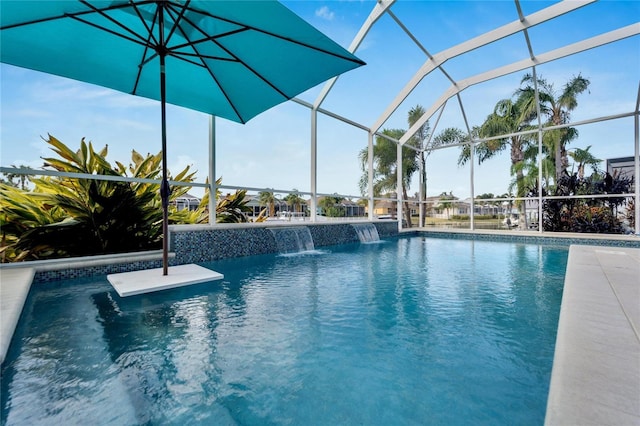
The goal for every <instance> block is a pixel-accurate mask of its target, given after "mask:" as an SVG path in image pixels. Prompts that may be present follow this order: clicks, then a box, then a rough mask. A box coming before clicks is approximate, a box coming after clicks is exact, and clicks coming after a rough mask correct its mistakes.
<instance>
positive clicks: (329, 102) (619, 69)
mask: <svg viewBox="0 0 640 426" xmlns="http://www.w3.org/2000/svg"><path fill="white" fill-rule="evenodd" d="M282 3H284V4H285V5H286V6H287V7H289V8H290V9H291V10H292V11H294V12H295V13H296V14H298V15H299V16H301V17H302V18H303V19H305V20H306V21H307V22H309V23H310V24H312V25H313V26H315V27H316V28H318V29H319V30H320V31H322V32H323V33H325V34H326V35H328V36H329V37H330V38H332V39H333V40H335V41H336V42H338V43H339V44H341V45H342V46H344V47H348V46H349V45H350V44H351V41H352V40H353V38H354V36H355V35H356V34H357V32H358V30H359V29H360V27H361V26H362V24H363V23H364V22H365V20H366V18H367V17H368V15H369V13H370V12H371V10H372V9H373V7H374V6H375V2H373V1H283V2H282ZM554 3H555V2H547V1H526V0H525V1H521V2H520V4H521V7H522V10H523V13H524V14H525V15H527V14H530V13H533V12H535V11H538V10H541V9H543V8H545V7H548V6H550V5H552V4H554ZM391 11H392V12H393V15H394V16H395V17H396V18H397V19H399V20H400V21H401V22H402V24H403V25H404V26H405V27H406V28H407V29H408V30H409V31H410V32H411V33H412V34H413V35H414V36H415V38H416V39H418V40H419V41H420V43H421V45H422V47H423V48H424V49H425V50H426V51H427V52H428V53H429V54H431V55H436V54H437V53H439V52H441V51H443V50H445V49H447V48H450V47H452V46H455V45H457V44H459V43H461V42H463V41H465V40H467V39H469V38H472V37H475V36H478V35H480V34H482V33H484V32H486V31H490V30H493V29H495V28H498V27H500V26H503V25H505V24H507V23H510V22H513V21H515V20H517V19H518V15H517V9H516V6H515V3H514V2H512V1H424V0H413V1H410V0H398V1H397V2H396V3H395V4H394V5H393V6H392V8H391ZM639 18H640V2H638V1H606V0H605V1H600V2H597V3H595V4H590V5H587V6H585V7H583V8H581V9H579V10H578V11H575V12H573V13H570V14H567V15H564V16H562V17H560V18H558V19H556V20H554V21H551V22H548V23H545V24H542V25H539V26H536V27H533V28H531V29H530V30H529V37H530V39H531V42H532V45H533V50H534V54H538V55H539V54H542V53H545V52H548V51H551V50H553V49H556V48H559V47H561V46H564V45H566V44H569V43H574V42H577V41H580V40H582V39H584V38H588V37H593V36H596V35H599V34H602V33H605V32H608V31H611V30H614V29H617V28H620V27H623V26H627V25H636V26H639V25H640V23H639ZM355 54H356V56H358V57H359V58H361V59H363V60H364V61H365V62H366V63H367V65H366V66H364V67H361V68H358V69H356V70H353V71H350V72H348V73H346V74H344V75H342V76H340V78H339V79H338V80H337V82H336V84H335V86H334V87H333V89H332V91H331V92H330V94H329V96H328V97H327V98H326V100H325V101H324V103H323V104H322V108H324V109H326V110H329V111H332V112H334V113H336V114H339V115H341V116H344V117H346V118H347V119H349V120H351V121H354V122H357V123H360V124H362V125H364V126H367V127H370V126H372V125H373V124H374V123H376V122H377V121H378V120H379V118H380V117H382V116H383V113H384V111H385V110H386V109H387V108H388V106H389V105H391V104H392V102H393V100H394V99H395V97H396V95H397V94H398V92H399V91H400V90H402V88H403V87H404V86H405V85H406V84H407V82H408V81H409V80H410V79H411V78H412V76H413V75H414V74H415V73H416V72H417V71H418V70H419V69H420V67H421V66H422V65H423V64H424V62H425V61H426V59H427V56H426V53H425V52H424V51H423V50H421V48H419V47H418V46H417V45H416V44H415V43H414V42H413V41H412V40H411V38H409V37H408V36H407V34H406V33H405V32H404V31H403V29H402V28H401V27H400V26H399V25H398V23H397V22H396V21H395V20H394V19H393V17H392V16H389V15H385V16H383V17H382V18H380V20H379V21H378V22H377V23H376V25H375V26H374V28H373V29H372V30H371V31H370V32H369V33H368V35H367V37H366V38H365V40H364V41H363V43H362V44H361V45H360V47H359V48H358V50H357V51H356V52H355ZM528 56H529V53H528V51H527V48H526V44H525V38H524V36H523V35H522V34H521V33H519V34H515V35H514V36H510V37H507V38H505V39H502V40H499V41H497V42H495V43H492V44H491V45H489V46H486V47H483V48H482V49H480V50H479V51H477V52H471V53H469V54H466V55H462V56H461V57H458V58H453V59H450V60H448V61H447V62H446V63H445V64H444V68H445V70H446V71H447V74H448V75H449V76H451V77H452V78H453V79H454V80H457V81H458V80H461V79H464V78H468V77H472V76H474V75H477V74H480V73H483V72H486V71H489V70H491V69H493V68H495V67H498V66H502V65H507V64H511V63H514V62H517V61H520V60H523V59H527V58H528ZM527 71H529V72H530V70H527ZM525 72H526V71H523V72H518V73H514V74H509V75H507V76H504V77H500V78H496V79H494V80H490V81H488V82H485V83H483V84H478V85H475V86H471V87H469V88H468V89H466V90H464V91H463V92H461V94H460V100H461V103H462V105H463V109H461V107H460V102H459V101H458V99H456V98H452V99H450V100H449V101H448V102H447V104H446V106H445V108H444V111H443V113H442V115H441V117H440V119H439V120H437V115H434V116H433V117H431V118H430V121H429V123H430V125H431V126H432V130H433V133H434V134H436V135H437V134H438V133H439V132H440V131H441V130H442V129H444V128H446V127H457V128H460V129H464V128H465V117H466V120H467V122H468V123H469V125H470V126H475V125H480V124H482V122H483V120H484V119H485V118H486V116H487V115H488V114H490V113H491V111H492V109H493V106H494V105H495V104H496V102H497V101H499V100H501V99H505V98H510V97H512V95H513V93H514V92H515V90H516V89H517V88H518V87H519V83H520V80H521V78H522V76H523V75H524V73H525ZM537 72H538V75H539V76H540V77H542V78H545V79H546V80H547V81H549V82H551V83H553V84H554V87H555V88H557V90H560V89H561V88H562V85H563V84H565V83H566V82H567V81H569V80H570V79H571V78H573V77H574V76H576V75H578V74H580V75H582V76H583V77H586V78H588V79H589V80H590V82H591V84H590V86H589V90H588V92H585V93H583V94H581V95H580V96H579V97H578V107H577V108H576V109H575V110H574V111H573V113H572V120H574V121H582V120H590V119H593V118H596V117H600V116H607V115H614V114H623V113H628V112H631V111H633V110H634V109H635V104H636V100H637V97H638V90H639V82H640V36H634V37H631V38H628V39H625V40H622V41H620V42H617V43H615V44H610V45H605V46H603V47H600V48H598V49H593V50H590V51H586V52H583V53H579V54H575V55H572V56H570V57H567V58H563V59H561V60H558V61H555V62H552V63H547V64H542V65H540V66H538V67H537ZM450 86H451V82H450V81H449V80H447V78H446V76H445V75H444V74H443V73H442V72H440V71H437V70H436V71H434V72H432V73H430V74H429V75H428V76H427V77H425V78H424V79H423V80H422V81H421V83H420V85H419V86H418V87H417V88H416V90H414V91H413V92H412V93H411V94H410V95H409V96H408V97H407V99H406V100H405V101H404V102H403V103H402V104H401V105H400V106H399V107H398V108H397V109H396V111H395V112H394V113H393V114H392V115H391V116H390V118H389V119H388V120H387V121H386V122H385V123H384V124H383V126H382V128H381V129H385V128H388V129H407V128H408V124H407V114H408V111H409V110H410V109H411V108H412V107H414V106H416V105H421V106H423V107H424V108H425V109H427V108H428V107H430V106H431V104H432V103H433V102H434V101H436V100H437V99H438V98H439V97H440V96H441V95H442V94H443V93H444V92H445V91H446V90H447V89H448V88H449V87H450ZM321 88H322V85H319V86H317V87H315V88H313V89H310V90H309V91H307V92H305V93H303V94H301V95H300V96H299V98H300V99H302V100H304V101H307V102H314V101H315V99H316V98H317V96H318V94H319V92H320V90H321ZM463 112H464V114H463ZM310 117H311V114H310V111H309V110H308V109H307V108H306V107H304V106H301V105H299V104H297V103H294V102H286V103H284V104H281V105H279V106H276V107H274V108H272V109H270V110H268V111H266V112H264V113H262V114H261V115H259V116H257V117H255V118H254V119H252V120H251V121H249V122H248V123H247V124H244V125H241V124H237V123H234V122H230V121H227V120H224V119H216V156H215V158H216V162H215V163H216V175H217V176H218V177H222V183H223V185H228V186H238V187H259V188H274V189H275V190H276V192H277V191H278V190H279V191H289V190H293V189H297V190H299V191H303V192H308V191H310V190H311V142H310V134H311V130H310ZM209 120H210V117H209V116H208V115H206V114H203V113H200V112H194V111H190V110H187V109H185V108H181V107H177V106H171V105H170V106H169V107H168V109H167V131H168V135H167V141H168V150H167V155H168V166H169V169H170V170H171V171H172V172H173V173H174V174H175V173H177V172H178V171H180V170H181V169H183V168H184V167H185V166H187V165H189V166H191V167H192V170H196V171H197V178H198V179H197V180H198V181H199V182H204V179H205V178H206V175H207V170H208V156H209V152H208V144H209V142H208V140H209ZM436 121H437V126H435V123H436ZM578 131H579V138H578V139H577V140H575V141H573V142H572V143H571V145H570V146H569V148H576V147H579V148H583V149H584V148H586V147H588V146H591V148H590V152H592V153H593V154H594V155H595V156H596V157H597V158H600V159H603V160H604V159H606V158H615V157H624V156H631V155H633V153H634V133H633V119H632V118H624V119H619V120H614V121H607V122H604V123H597V124H589V125H584V126H580V127H579V128H578ZM48 134H51V135H53V136H55V137H56V138H58V139H60V140H61V141H63V142H64V143H65V144H67V145H68V146H69V147H71V148H73V149H77V148H78V147H79V144H80V140H81V139H82V138H85V140H87V141H91V142H92V144H93V145H94V147H95V148H96V149H101V148H102V147H104V146H105V145H108V147H109V154H108V156H107V159H108V160H110V161H111V162H112V163H115V161H119V162H122V163H125V164H127V163H129V162H130V158H131V150H136V151H138V152H140V153H142V154H147V153H153V154H156V153H158V152H159V151H160V105H159V103H158V102H157V101H153V100H147V99H143V98H140V97H136V96H131V95H128V94H123V93H120V92H116V91H113V90H109V89H105V88H102V87H99V86H93V85H89V84H85V83H81V82H76V81H73V80H69V79H65V78H61V77H56V76H51V75H47V74H43V73H39V72H35V71H30V70H27V69H21V68H17V67H14V66H10V65H5V64H1V65H0V165H2V166H4V167H9V166H12V165H16V166H18V165H26V166H29V167H32V168H40V167H42V164H43V160H42V158H46V157H50V156H52V152H51V151H50V149H49V146H48V145H47V144H46V143H45V142H44V141H43V138H46V137H47V135H48ZM366 146H367V133H366V132H365V131H363V130H361V129H358V128H355V127H353V126H351V125H348V124H345V123H343V122H340V121H337V120H335V119H333V118H330V117H327V116H325V115H323V114H320V115H319V118H318V147H317V164H318V187H317V190H318V192H320V193H339V194H343V195H349V196H358V195H360V192H359V189H358V181H359V179H360V177H361V175H362V169H361V166H360V160H359V154H360V152H361V151H362V150H363V149H365V148H366ZM458 155H459V149H457V148H450V149H446V150H439V151H434V152H432V153H431V154H430V155H429V156H428V158H427V194H428V195H429V196H432V195H438V194H440V193H442V192H447V193H449V192H452V193H453V194H454V195H456V196H458V197H460V198H465V197H467V196H469V194H470V188H471V172H470V166H469V165H468V164H467V165H466V166H463V167H460V166H458V164H457V158H458ZM603 167H604V165H603ZM473 168H474V170H473V175H474V179H473V188H474V193H475V194H476V195H478V194H483V193H489V192H490V193H494V194H496V195H497V194H503V193H505V192H507V188H508V185H509V182H510V180H511V177H510V173H509V153H508V152H504V153H503V154H502V155H500V156H498V157H497V158H495V159H492V160H489V161H487V162H484V163H483V164H481V165H478V164H475V165H474V166H473ZM226 191H227V192H231V191H232V190H231V189H227V190H226ZM417 191H418V184H417V178H414V179H413V181H412V183H411V187H410V189H409V193H410V194H413V193H415V192H417ZM192 193H193V194H194V195H196V196H199V195H201V190H200V189H194V190H192ZM281 195H284V194H281Z"/></svg>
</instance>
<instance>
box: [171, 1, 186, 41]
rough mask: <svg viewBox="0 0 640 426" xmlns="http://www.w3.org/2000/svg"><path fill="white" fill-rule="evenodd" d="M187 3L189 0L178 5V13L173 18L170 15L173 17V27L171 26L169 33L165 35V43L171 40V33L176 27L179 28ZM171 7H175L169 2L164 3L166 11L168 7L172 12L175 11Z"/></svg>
mask: <svg viewBox="0 0 640 426" xmlns="http://www.w3.org/2000/svg"><path fill="white" fill-rule="evenodd" d="M189 3H191V0H187V2H186V3H185V4H184V5H182V6H181V7H180V13H178V16H177V17H175V18H174V17H173V16H172V18H174V19H173V27H171V31H169V35H168V36H167V42H166V44H165V45H168V44H169V40H171V37H172V36H173V33H174V32H175V31H176V29H179V28H180V20H181V19H182V18H183V17H184V13H185V12H186V11H187V9H188V8H189ZM173 7H175V6H173V4H170V3H167V4H166V5H165V8H166V9H167V12H168V11H169V9H170V10H171V11H172V12H174V13H175V10H173Z"/></svg>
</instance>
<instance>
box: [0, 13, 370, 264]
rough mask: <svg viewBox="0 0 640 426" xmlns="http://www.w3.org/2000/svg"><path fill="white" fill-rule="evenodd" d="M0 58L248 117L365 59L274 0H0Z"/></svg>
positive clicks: (238, 117)
mask: <svg viewBox="0 0 640 426" xmlns="http://www.w3.org/2000/svg"><path fill="white" fill-rule="evenodd" d="M0 60H1V61H2V62H4V63H8V64H12V65H16V66H19V67H24V68H29V69H33V70H38V71H42V72H45V73H49V74H55V75H59V76H63V77H68V78H71V79H74V80H79V81H84V82H88V83H93V84H97V85H100V86H104V87H109V88H112V89H115V90H119V91H122V92H126V93H130V94H134V95H138V96H142V97H146V98H150V99H156V100H160V101H161V106H162V107H161V124H162V152H163V182H162V188H161V194H162V199H163V211H164V214H163V218H164V220H163V240H164V242H163V252H164V256H163V264H164V274H165V275H166V273H167V263H168V261H167V251H168V225H167V224H168V220H167V207H168V196H169V185H168V182H167V173H166V114H165V102H168V103H171V104H175V105H179V106H183V107H187V108H190V109H194V110H197V111H202V112H205V113H209V114H213V115H215V116H219V117H223V118H226V119H229V120H233V121H236V122H240V123H245V122H247V121H248V120H249V119H251V118H252V117H254V116H256V115H257V114H259V113H261V112H263V111H265V110H267V109H269V108H271V107H273V106H274V105H277V104H279V103H281V102H284V101H286V100H288V99H290V98H292V97H294V96H296V95H298V94H300V93H302V92H304V91H305V90H307V89H309V88H311V87H313V86H316V85H317V84H319V83H321V82H323V81H325V80H327V79H329V78H331V77H334V76H336V75H338V74H341V73H343V72H346V71H349V70H351V69H354V68H357V67H359V66H361V65H364V63H363V62H362V61H361V60H359V59H358V58H356V57H355V56H354V55H352V54H351V53H349V52H348V51H346V50H345V49H343V48H342V47H341V46H339V45H338V44H336V43H335V42H333V41H332V40H331V39H329V38H328V37H326V36H325V35H323V34H322V33H320V32H319V31H318V30H316V29H315V28H314V27H312V26H311V25H309V24H308V23H306V22H305V21H304V20H302V19H301V18H300V17H298V16H297V15H295V14H294V13H293V12H291V11H290V10H289V9H287V8H286V7H284V6H283V5H282V4H280V3H278V2H277V1H271V0H260V1H212V0H160V1H156V0H141V1H134V0H128V1H127V0H116V1H85V0H80V1H77V2H75V1H73V2H72V1H69V0H62V1H55V0H48V1H28V2H25V1H12V0H3V1H2V2H0Z"/></svg>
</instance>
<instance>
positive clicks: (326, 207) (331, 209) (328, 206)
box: [318, 194, 345, 217]
mask: <svg viewBox="0 0 640 426" xmlns="http://www.w3.org/2000/svg"><path fill="white" fill-rule="evenodd" d="M343 200H344V197H341V196H339V195H338V194H334V195H327V196H324V197H322V198H320V199H319V200H318V207H320V208H321V209H322V213H323V214H324V215H325V216H327V217H343V216H344V215H345V211H344V206H342V205H341V203H342V201H343Z"/></svg>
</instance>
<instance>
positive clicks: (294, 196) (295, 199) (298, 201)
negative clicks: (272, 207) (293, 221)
mask: <svg viewBox="0 0 640 426" xmlns="http://www.w3.org/2000/svg"><path fill="white" fill-rule="evenodd" d="M284 201H286V202H287V205H289V206H290V207H291V208H293V211H295V212H299V211H300V207H301V206H302V204H303V203H304V199H303V198H302V197H301V196H300V194H299V193H298V190H297V189H295V188H293V192H292V193H290V194H288V195H287V196H286V197H284Z"/></svg>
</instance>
